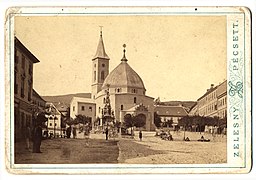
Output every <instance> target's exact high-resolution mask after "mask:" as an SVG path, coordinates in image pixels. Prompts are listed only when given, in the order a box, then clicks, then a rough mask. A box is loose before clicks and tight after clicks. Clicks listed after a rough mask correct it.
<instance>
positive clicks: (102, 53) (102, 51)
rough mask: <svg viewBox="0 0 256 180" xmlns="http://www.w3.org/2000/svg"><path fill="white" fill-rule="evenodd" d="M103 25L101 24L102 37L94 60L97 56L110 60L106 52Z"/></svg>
mask: <svg viewBox="0 0 256 180" xmlns="http://www.w3.org/2000/svg"><path fill="white" fill-rule="evenodd" d="M102 27H103V26H100V39H99V43H98V47H97V51H96V54H95V56H94V57H93V60H94V59H96V58H102V59H108V60H109V57H108V55H107V53H106V52H105V48H104V43H103V38H102Z"/></svg>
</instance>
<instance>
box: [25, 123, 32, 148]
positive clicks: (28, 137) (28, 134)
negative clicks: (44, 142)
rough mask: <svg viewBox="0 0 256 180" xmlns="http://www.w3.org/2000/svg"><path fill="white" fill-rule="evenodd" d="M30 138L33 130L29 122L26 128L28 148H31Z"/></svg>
mask: <svg viewBox="0 0 256 180" xmlns="http://www.w3.org/2000/svg"><path fill="white" fill-rule="evenodd" d="M30 138H31V130H30V127H29V124H28V123H27V124H26V129H25V139H26V149H29V148H30V142H29V141H30Z"/></svg>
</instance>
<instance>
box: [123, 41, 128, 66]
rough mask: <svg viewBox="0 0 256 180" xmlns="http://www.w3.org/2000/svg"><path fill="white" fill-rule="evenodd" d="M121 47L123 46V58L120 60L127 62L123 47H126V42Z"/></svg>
mask: <svg viewBox="0 0 256 180" xmlns="http://www.w3.org/2000/svg"><path fill="white" fill-rule="evenodd" d="M123 47H124V50H123V52H124V55H123V58H122V59H121V61H122V62H127V61H128V60H127V59H126V57H125V52H126V50H125V48H126V44H123Z"/></svg>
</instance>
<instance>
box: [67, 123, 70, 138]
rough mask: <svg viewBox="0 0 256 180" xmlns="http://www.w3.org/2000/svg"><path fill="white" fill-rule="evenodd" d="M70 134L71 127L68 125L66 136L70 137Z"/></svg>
mask: <svg viewBox="0 0 256 180" xmlns="http://www.w3.org/2000/svg"><path fill="white" fill-rule="evenodd" d="M70 136H71V127H70V126H69V127H68V128H67V138H70Z"/></svg>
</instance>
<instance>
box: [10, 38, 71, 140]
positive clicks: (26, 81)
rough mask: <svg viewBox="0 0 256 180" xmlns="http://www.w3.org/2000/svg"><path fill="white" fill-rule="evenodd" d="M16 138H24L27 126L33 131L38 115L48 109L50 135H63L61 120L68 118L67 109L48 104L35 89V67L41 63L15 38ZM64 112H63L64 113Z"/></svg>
mask: <svg viewBox="0 0 256 180" xmlns="http://www.w3.org/2000/svg"><path fill="white" fill-rule="evenodd" d="M14 41H15V42H14V88H13V90H14V137H15V141H19V140H20V139H23V138H24V132H25V129H26V127H27V126H29V127H30V128H31V129H32V127H33V126H34V122H35V121H34V120H35V118H36V116H37V114H38V113H40V112H44V111H45V110H46V109H47V110H48V111H49V115H48V116H46V118H47V119H48V121H47V124H46V127H47V128H48V130H49V133H52V134H55V131H56V134H60V135H61V118H62V117H63V116H66V114H65V113H67V111H66V110H67V109H66V108H64V109H63V108H62V109H61V107H58V106H57V105H56V104H54V103H52V102H46V101H45V100H44V99H43V98H42V97H41V96H40V95H39V94H38V93H37V92H36V90H35V89H33V65H34V64H35V63H39V62H40V61H39V60H38V59H37V58H36V57H35V56H34V55H33V54H32V53H31V51H29V50H28V49H27V48H26V46H24V45H23V44H22V43H21V42H20V40H19V39H18V38H17V37H15V40H14ZM62 110H63V111H62Z"/></svg>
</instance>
